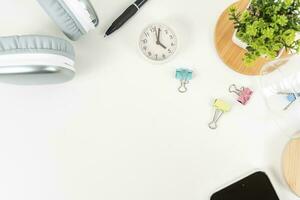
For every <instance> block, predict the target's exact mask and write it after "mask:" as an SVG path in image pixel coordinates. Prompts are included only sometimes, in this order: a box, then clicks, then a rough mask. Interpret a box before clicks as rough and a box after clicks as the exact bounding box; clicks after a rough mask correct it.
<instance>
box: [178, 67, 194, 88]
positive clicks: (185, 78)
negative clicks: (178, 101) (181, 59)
mask: <svg viewBox="0 0 300 200" xmlns="http://www.w3.org/2000/svg"><path fill="white" fill-rule="evenodd" d="M176 79H177V80H180V87H179V88H178V91H179V92H180V93H185V92H187V91H188V89H187V85H188V84H189V83H190V80H192V79H193V71H192V70H190V69H183V68H180V69H177V70H176Z"/></svg>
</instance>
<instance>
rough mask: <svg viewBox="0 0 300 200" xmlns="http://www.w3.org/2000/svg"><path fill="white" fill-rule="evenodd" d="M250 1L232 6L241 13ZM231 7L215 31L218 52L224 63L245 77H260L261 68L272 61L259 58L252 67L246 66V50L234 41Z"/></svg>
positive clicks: (222, 16)
mask: <svg viewBox="0 0 300 200" xmlns="http://www.w3.org/2000/svg"><path fill="white" fill-rule="evenodd" d="M248 4H249V0H240V1H239V2H237V3H234V4H233V5H231V6H235V7H236V8H237V9H238V10H239V11H243V10H245V9H246V8H247V6H248ZM231 6H229V7H228V8H227V9H226V10H225V11H224V12H223V13H222V15H221V16H220V18H219V20H218V23H217V26H216V30H215V45H216V49H217V52H218V54H219V56H220V58H221V59H222V60H223V62H224V63H225V64H226V65H227V66H228V67H230V68H231V69H233V70H234V71H236V72H238V73H240V74H244V75H250V76H255V75H260V71H261V68H262V67H263V65H265V64H266V63H267V62H269V61H270V60H267V59H265V58H259V59H258V60H257V61H256V62H254V63H253V65H252V66H245V64H244V62H243V57H244V54H245V53H246V50H244V49H242V48H240V47H239V46H237V45H236V44H234V43H233V41H232V36H233V33H234V26H233V23H232V21H230V20H229V15H228V9H229V8H230V7H231Z"/></svg>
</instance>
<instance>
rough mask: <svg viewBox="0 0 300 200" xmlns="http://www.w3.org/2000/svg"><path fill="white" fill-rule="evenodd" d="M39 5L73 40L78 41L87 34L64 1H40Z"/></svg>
mask: <svg viewBox="0 0 300 200" xmlns="http://www.w3.org/2000/svg"><path fill="white" fill-rule="evenodd" d="M38 2H39V4H40V5H41V6H42V8H43V9H44V10H45V11H46V13H47V14H48V15H49V16H50V18H51V19H52V20H53V21H54V22H55V23H56V24H57V25H58V26H59V28H60V29H61V30H62V32H64V34H65V35H66V36H67V37H68V38H69V39H71V40H73V41H75V40H78V39H79V38H80V37H81V36H83V35H84V34H86V33H87V32H86V31H85V29H84V28H83V26H82V25H81V24H80V22H79V20H78V19H77V18H76V16H75V15H74V13H73V12H72V11H71V10H70V8H69V7H68V6H67V5H66V3H65V2H64V1H63V0H38Z"/></svg>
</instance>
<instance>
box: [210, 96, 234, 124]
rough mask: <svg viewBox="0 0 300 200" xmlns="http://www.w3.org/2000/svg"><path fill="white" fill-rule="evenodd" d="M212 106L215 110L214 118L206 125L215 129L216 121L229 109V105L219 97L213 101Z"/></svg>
mask: <svg viewBox="0 0 300 200" xmlns="http://www.w3.org/2000/svg"><path fill="white" fill-rule="evenodd" d="M213 107H215V108H216V111H215V114H214V118H213V120H212V122H210V123H209V124H208V127H209V128H210V129H212V130H215V129H217V128H218V122H219V120H220V119H221V117H222V116H223V114H224V113H226V112H229V111H230V110H231V105H230V104H228V103H227V102H225V101H223V100H221V99H216V100H215V101H214V104H213Z"/></svg>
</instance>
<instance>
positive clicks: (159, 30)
mask: <svg viewBox="0 0 300 200" xmlns="http://www.w3.org/2000/svg"><path fill="white" fill-rule="evenodd" d="M160 32H161V29H160V28H158V33H157V43H160Z"/></svg>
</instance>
